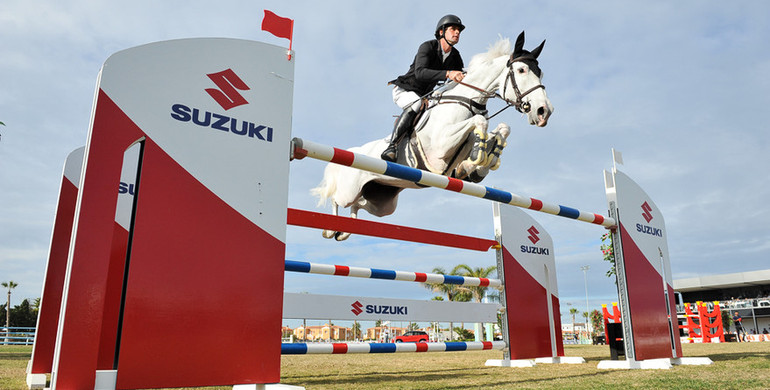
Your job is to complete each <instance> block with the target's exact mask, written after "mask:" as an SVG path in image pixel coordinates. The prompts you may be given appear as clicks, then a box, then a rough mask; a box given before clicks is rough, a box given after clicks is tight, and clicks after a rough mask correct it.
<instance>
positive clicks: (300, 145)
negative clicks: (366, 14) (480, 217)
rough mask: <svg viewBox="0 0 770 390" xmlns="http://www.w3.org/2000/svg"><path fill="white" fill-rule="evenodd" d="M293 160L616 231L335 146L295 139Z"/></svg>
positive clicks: (548, 206) (599, 221)
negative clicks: (337, 166) (358, 171)
mask: <svg viewBox="0 0 770 390" xmlns="http://www.w3.org/2000/svg"><path fill="white" fill-rule="evenodd" d="M292 145H293V148H292V151H293V158H295V159H302V158H304V157H310V158H314V159H317V160H323V161H328V162H332V163H335V164H340V165H344V166H348V167H352V168H356V169H361V170H364V171H369V172H372V173H378V174H381V175H386V176H391V177H395V178H398V179H403V180H408V181H412V182H415V183H418V184H422V185H426V186H430V187H436V188H441V189H445V190H449V191H454V192H460V193H463V194H466V195H471V196H475V197H477V198H483V199H489V200H494V201H497V202H500V203H505V204H509V205H512V206H517V207H522V208H526V209H530V210H535V211H540V212H543V213H548V214H552V215H558V216H561V217H566V218H571V219H575V220H578V221H583V222H589V223H592V224H596V225H601V226H604V227H608V228H611V227H615V226H616V225H617V222H616V221H615V219H613V218H610V217H605V216H603V215H601V214H595V213H589V212H585V211H580V210H578V209H575V208H572V207H567V206H562V205H559V204H554V203H546V202H543V201H541V200H538V199H535V198H526V197H523V196H520V195H516V194H513V193H511V192H507V191H503V190H498V189H495V188H491V187H487V186H483V185H480V184H475V183H470V182H465V181H462V180H459V179H455V178H451V177H447V176H444V175H438V174H435V173H431V172H426V171H423V170H420V169H415V168H410V167H407V166H404V165H401V164H396V163H392V162H389V161H385V160H381V159H378V158H374V157H369V156H366V155H363V154H359V153H354V152H351V151H348V150H344V149H339V148H335V147H332V146H327V145H322V144H318V143H315V142H312V141H307V140H303V139H301V138H294V139H293V140H292Z"/></svg>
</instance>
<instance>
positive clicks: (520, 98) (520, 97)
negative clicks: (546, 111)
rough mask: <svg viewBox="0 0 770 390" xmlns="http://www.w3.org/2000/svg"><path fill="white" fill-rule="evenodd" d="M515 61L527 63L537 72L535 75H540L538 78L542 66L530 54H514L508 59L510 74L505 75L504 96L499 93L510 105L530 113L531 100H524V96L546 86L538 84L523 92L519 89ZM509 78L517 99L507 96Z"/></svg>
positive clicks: (519, 110) (517, 109)
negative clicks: (514, 67)
mask: <svg viewBox="0 0 770 390" xmlns="http://www.w3.org/2000/svg"><path fill="white" fill-rule="evenodd" d="M514 62H523V63H525V64H527V66H529V68H530V70H531V71H532V72H533V73H535V75H536V76H538V78H540V74H541V73H540V68H539V67H538V66H537V60H536V59H535V58H534V57H532V56H529V55H523V56H519V57H516V58H514V57H513V55H511V58H510V59H509V60H508V76H506V77H505V83H504V84H503V94H502V96H500V95H497V96H498V97H500V98H501V99H503V100H505V102H506V103H508V106H509V107H510V106H513V107H516V111H518V112H521V113H528V112H529V110H531V109H532V107H531V106H530V104H529V102H525V101H524V97H525V96H527V95H529V94H530V93H532V92H534V91H536V90H538V89H540V88H542V89H545V86H544V85H543V84H538V85H536V86H534V87H532V88H530V89H528V90H526V91H524V92H523V93H522V92H521V90H519V85H518V84H517V83H516V76H515V74H514V73H513V72H514V70H513V63H514ZM509 79H510V80H511V86H512V87H513V92H514V93H515V94H516V100H509V99H507V98H506V97H505V89H506V88H508V80H509ZM506 108H508V107H506ZM501 111H502V110H501ZM498 113H499V112H498ZM495 115H497V114H495Z"/></svg>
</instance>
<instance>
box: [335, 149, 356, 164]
mask: <svg viewBox="0 0 770 390" xmlns="http://www.w3.org/2000/svg"><path fill="white" fill-rule="evenodd" d="M355 158H356V155H355V153H353V152H350V151H347V150H343V149H339V148H334V157H332V160H331V162H333V163H335V164H341V165H344V166H347V167H349V166H351V165H353V160H354V159H355Z"/></svg>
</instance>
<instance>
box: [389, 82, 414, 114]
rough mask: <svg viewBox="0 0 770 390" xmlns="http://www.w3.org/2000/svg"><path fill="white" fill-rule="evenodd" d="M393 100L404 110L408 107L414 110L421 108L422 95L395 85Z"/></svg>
mask: <svg viewBox="0 0 770 390" xmlns="http://www.w3.org/2000/svg"><path fill="white" fill-rule="evenodd" d="M393 102H394V103H396V105H397V106H399V107H400V108H401V109H402V110H406V108H407V107H410V108H411V109H412V111H414V112H417V111H419V110H420V95H418V94H417V93H415V92H412V91H407V90H405V89H403V88H401V87H399V86H395V87H393Z"/></svg>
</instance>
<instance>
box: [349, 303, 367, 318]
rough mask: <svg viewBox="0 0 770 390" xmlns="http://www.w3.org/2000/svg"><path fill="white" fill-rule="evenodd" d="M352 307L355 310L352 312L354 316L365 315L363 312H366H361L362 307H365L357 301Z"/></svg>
mask: <svg viewBox="0 0 770 390" xmlns="http://www.w3.org/2000/svg"><path fill="white" fill-rule="evenodd" d="M350 306H353V310H351V311H352V312H353V314H355V315H359V314H361V313H363V312H364V311H363V310H361V308H362V307H364V305H363V304H361V302H358V301H355V302H353V304H352V305H350Z"/></svg>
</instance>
